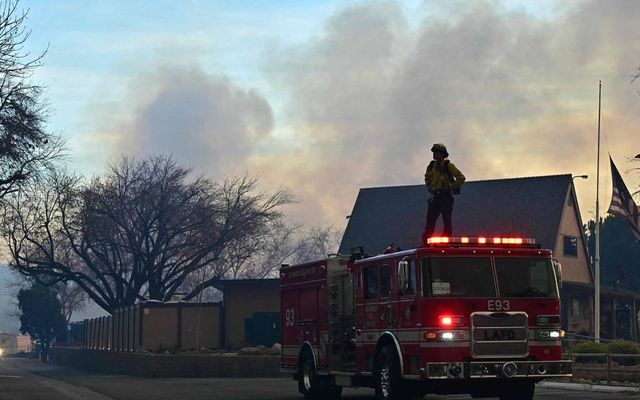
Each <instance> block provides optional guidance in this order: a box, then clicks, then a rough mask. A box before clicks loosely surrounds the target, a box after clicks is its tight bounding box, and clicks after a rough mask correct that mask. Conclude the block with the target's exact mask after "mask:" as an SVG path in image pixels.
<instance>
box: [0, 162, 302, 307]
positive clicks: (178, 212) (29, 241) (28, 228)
mask: <svg viewBox="0 0 640 400" xmlns="http://www.w3.org/2000/svg"><path fill="white" fill-rule="evenodd" d="M190 173H191V171H190V170H189V169H186V168H183V167H180V166H179V165H177V164H176V163H175V161H174V160H173V159H171V158H168V157H151V158H148V159H145V160H142V161H134V160H131V159H127V158H122V159H121V160H119V161H118V162H117V163H115V164H113V165H111V166H110V168H109V171H108V173H107V174H106V175H105V176H103V177H100V178H98V177H96V178H93V179H91V180H89V181H88V182H84V183H83V182H82V181H81V180H80V179H79V178H77V177H74V176H69V175H62V174H54V175H52V176H51V178H50V180H49V181H48V182H47V183H48V184H47V185H45V186H36V187H34V186H32V190H31V191H22V192H20V193H18V194H17V195H16V196H12V199H11V201H9V202H8V204H7V205H6V206H5V207H4V218H5V221H6V224H5V225H6V226H4V227H3V236H4V238H5V241H6V242H7V243H8V247H9V249H10V252H11V258H12V263H11V265H12V266H13V267H14V268H16V269H18V270H19V271H20V272H21V273H23V274H25V275H30V276H33V277H34V278H35V279H38V280H40V281H43V280H44V281H48V283H51V281H72V282H75V283H76V284H77V285H78V286H80V287H81V288H82V289H83V290H84V291H85V292H86V293H87V295H88V296H89V297H90V298H91V299H93V300H94V301H95V302H96V303H97V304H98V305H100V306H101V307H102V308H104V309H105V310H107V311H109V312H111V311H113V309H115V308H117V307H121V306H127V305H131V304H134V303H135V302H136V301H137V300H140V299H144V298H150V299H156V300H161V301H166V300H169V299H171V297H172V295H173V294H175V293H176V292H180V291H182V290H183V283H184V282H185V280H187V278H188V277H189V276H190V275H192V274H195V273H196V272H198V271H203V270H205V271H206V272H207V274H206V279H203V280H202V281H201V282H200V284H198V285H196V286H195V287H192V288H190V289H191V290H190V291H189V293H187V296H186V297H187V298H193V297H194V296H196V295H197V294H198V293H199V292H200V291H201V290H203V289H205V288H207V287H210V286H211V285H213V284H214V283H215V282H216V281H217V280H218V279H219V278H220V277H222V276H224V274H225V273H226V270H225V268H228V264H225V263H223V262H219V261H220V259H221V256H222V255H223V254H224V253H225V251H227V249H228V247H230V246H233V245H235V243H238V242H243V241H246V240H248V239H247V238H249V237H253V236H255V235H259V234H260V233H261V232H263V231H265V230H266V227H267V226H269V225H270V224H272V223H273V222H274V221H277V220H279V219H281V218H282V215H281V213H280V212H279V208H280V206H282V205H285V204H287V203H289V202H290V201H292V196H291V195H290V193H289V192H288V191H286V190H279V191H276V192H275V193H273V194H266V193H260V192H257V191H256V185H257V182H256V180H255V179H251V178H248V177H246V176H244V177H240V178H235V179H230V180H226V181H225V182H223V183H222V184H216V183H213V182H211V181H209V180H207V179H205V178H201V177H200V178H195V179H189V176H190Z"/></svg>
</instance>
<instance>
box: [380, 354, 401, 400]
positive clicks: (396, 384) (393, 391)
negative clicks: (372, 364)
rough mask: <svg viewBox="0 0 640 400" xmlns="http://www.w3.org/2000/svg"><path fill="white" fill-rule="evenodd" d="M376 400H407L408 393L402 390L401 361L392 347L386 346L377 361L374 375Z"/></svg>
mask: <svg viewBox="0 0 640 400" xmlns="http://www.w3.org/2000/svg"><path fill="white" fill-rule="evenodd" d="M374 384H375V391H376V400H405V399H407V398H408V395H407V393H405V392H404V391H403V389H402V379H401V376H400V360H399V358H398V355H397V354H396V351H395V350H394V349H393V348H392V347H391V346H385V347H383V348H382V350H381V351H380V354H379V355H378V358H377V359H376V369H375V374H374Z"/></svg>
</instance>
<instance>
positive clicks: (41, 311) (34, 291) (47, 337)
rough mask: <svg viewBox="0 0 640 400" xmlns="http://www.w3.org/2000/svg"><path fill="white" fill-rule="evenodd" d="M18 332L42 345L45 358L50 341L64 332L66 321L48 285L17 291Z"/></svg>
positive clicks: (54, 293) (56, 298) (54, 294)
mask: <svg viewBox="0 0 640 400" xmlns="http://www.w3.org/2000/svg"><path fill="white" fill-rule="evenodd" d="M18 308H19V309H20V332H22V333H23V334H24V333H26V334H29V336H31V338H33V339H35V340H37V341H38V342H39V343H40V345H41V346H42V349H41V351H42V354H43V359H45V360H46V359H47V357H46V356H47V355H48V354H49V349H50V347H51V342H52V341H53V339H54V338H55V337H56V336H57V335H59V334H61V333H62V332H64V330H65V328H66V322H65V319H64V315H63V313H62V305H61V304H60V300H59V299H58V297H57V296H56V292H55V291H54V290H53V289H52V288H51V287H48V286H43V285H39V284H36V285H33V286H32V287H30V288H28V289H21V290H20V291H19V292H18Z"/></svg>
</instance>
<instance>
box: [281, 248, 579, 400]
mask: <svg viewBox="0 0 640 400" xmlns="http://www.w3.org/2000/svg"><path fill="white" fill-rule="evenodd" d="M352 253H353V254H352V255H351V256H348V257H347V256H340V255H336V256H330V257H329V258H327V259H323V260H319V261H315V262H310V263H306V264H301V265H293V266H283V267H282V268H281V269H280V285H281V286H280V288H281V315H282V324H281V326H282V332H281V335H282V362H281V367H282V370H283V371H288V372H291V373H293V376H294V379H295V380H297V381H298V389H299V391H300V392H301V393H302V394H303V395H304V398H305V399H328V398H338V397H339V396H340V394H341V391H342V387H371V388H374V389H375V393H376V398H377V399H407V398H420V397H422V396H424V395H425V394H426V393H436V394H454V393H456V394H460V393H469V394H471V396H472V397H499V398H500V399H503V400H506V399H518V400H524V399H532V398H533V392H534V385H535V383H536V382H538V381H540V380H542V379H543V378H547V377H567V376H571V370H572V364H571V361H569V360H563V359H562V349H561V341H562V337H563V336H564V332H563V331H562V330H561V329H560V298H559V287H560V284H561V278H560V271H561V269H560V265H559V263H557V261H556V260H555V259H553V257H552V254H551V251H550V250H544V249H541V248H540V246H539V245H536V244H535V241H534V240H533V239H523V238H504V237H496V238H493V237H491V238H482V237H479V238H470V237H459V238H453V237H433V238H430V239H428V240H427V244H426V245H425V247H421V248H417V249H412V250H406V251H397V252H393V253H390V254H381V255H377V256H373V257H366V256H364V255H362V254H361V253H360V252H359V251H353V252H352Z"/></svg>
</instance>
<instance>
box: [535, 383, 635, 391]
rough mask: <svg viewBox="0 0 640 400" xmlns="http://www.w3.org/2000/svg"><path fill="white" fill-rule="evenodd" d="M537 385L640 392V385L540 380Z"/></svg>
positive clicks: (564, 388) (556, 387)
mask: <svg viewBox="0 0 640 400" xmlns="http://www.w3.org/2000/svg"><path fill="white" fill-rule="evenodd" d="M536 386H539V387H543V388H549V389H563V390H579V391H582V392H602V393H640V387H634V386H608V385H592V384H590V383H565V382H540V383H538V384H536Z"/></svg>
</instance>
